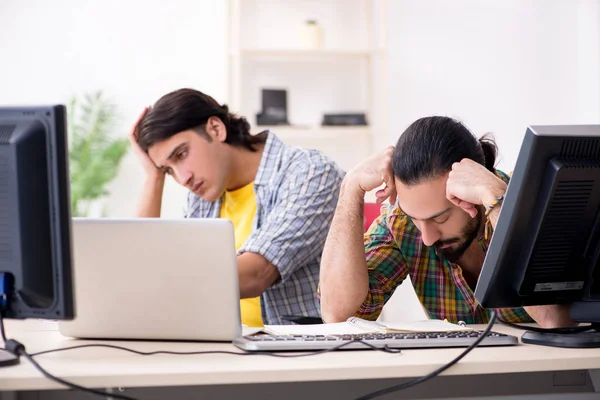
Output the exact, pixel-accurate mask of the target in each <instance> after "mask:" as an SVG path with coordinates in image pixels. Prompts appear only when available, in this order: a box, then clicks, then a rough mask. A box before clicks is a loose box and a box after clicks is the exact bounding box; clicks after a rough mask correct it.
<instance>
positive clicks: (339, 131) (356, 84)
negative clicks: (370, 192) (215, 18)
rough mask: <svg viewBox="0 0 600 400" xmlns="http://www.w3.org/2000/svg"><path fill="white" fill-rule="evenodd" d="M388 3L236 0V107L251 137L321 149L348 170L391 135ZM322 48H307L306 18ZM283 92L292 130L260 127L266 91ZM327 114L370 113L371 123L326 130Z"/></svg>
mask: <svg viewBox="0 0 600 400" xmlns="http://www.w3.org/2000/svg"><path fill="white" fill-rule="evenodd" d="M384 3H385V2H384V1H382V0H321V1H318V0H302V1H299V0H292V1H290V0H230V5H229V10H230V38H229V39H230V40H229V42H230V49H229V56H230V70H229V84H230V87H229V99H230V101H229V105H230V109H231V110H233V111H236V112H238V113H239V114H241V115H244V116H246V117H247V118H248V120H249V122H250V123H251V125H252V128H253V132H256V133H258V132H260V131H263V130H265V129H270V130H271V131H273V132H274V133H275V134H276V135H278V136H279V137H280V138H281V139H282V140H283V141H284V142H286V143H288V144H290V145H294V146H300V147H306V148H317V149H319V150H321V151H323V152H324V153H325V154H326V155H328V156H330V157H331V158H332V159H334V160H335V161H337V162H338V164H339V165H340V166H341V167H342V168H343V169H345V170H348V169H349V168H351V167H352V166H354V165H355V164H356V163H358V162H360V161H361V160H362V159H364V158H366V157H368V156H369V155H371V154H372V153H373V152H374V151H375V150H377V149H378V148H380V147H381V146H379V145H378V143H377V135H376V133H377V132H380V135H381V136H384V135H385V133H384V132H385V130H384V127H385V126H384V121H385V116H386V111H385V107H384V104H385V94H384V88H385V85H384V82H385V37H384V36H385V35H384V32H385V29H384V26H383V21H384V20H385V18H384V15H385V10H383V6H384ZM309 19H312V20H317V21H318V23H319V25H320V26H321V27H322V28H323V32H324V44H323V46H322V47H318V48H307V47H303V46H302V43H301V41H300V40H299V37H300V36H299V33H300V31H301V29H302V26H303V23H304V21H306V20H309ZM263 88H273V89H285V90H287V99H288V117H289V120H290V123H291V124H292V125H291V126H258V125H256V118H255V116H256V114H257V113H258V112H260V109H261V106H260V96H261V89H263ZM324 113H333V114H335V113H365V114H366V118H367V123H368V126H321V121H322V117H323V114H324Z"/></svg>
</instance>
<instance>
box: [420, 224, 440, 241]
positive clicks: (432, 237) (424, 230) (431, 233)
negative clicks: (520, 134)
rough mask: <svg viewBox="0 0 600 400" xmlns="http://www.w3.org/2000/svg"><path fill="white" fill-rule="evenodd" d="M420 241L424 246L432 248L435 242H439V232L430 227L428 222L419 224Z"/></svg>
mask: <svg viewBox="0 0 600 400" xmlns="http://www.w3.org/2000/svg"><path fill="white" fill-rule="evenodd" d="M420 229H421V240H423V244H424V245H425V246H433V244H434V243H435V242H437V241H438V240H440V237H441V235H440V231H439V230H438V229H437V228H436V227H434V226H432V224H431V223H429V222H423V223H422V224H421V227H420Z"/></svg>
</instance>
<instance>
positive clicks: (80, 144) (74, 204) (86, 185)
mask: <svg viewBox="0 0 600 400" xmlns="http://www.w3.org/2000/svg"><path fill="white" fill-rule="evenodd" d="M67 115H68V132H69V169H70V171H71V213H72V215H73V216H74V217H86V216H89V213H90V206H91V205H92V203H93V202H95V201H98V200H100V199H101V198H103V197H104V196H106V195H108V194H109V192H108V190H107V189H106V186H107V185H108V183H109V182H110V181H112V180H113V179H114V178H115V177H116V175H117V173H118V172H119V165H120V163H121V160H122V159H123V156H124V155H125V153H126V152H127V147H128V140H127V139H115V138H113V137H112V135H111V131H112V130H113V129H114V125H115V122H116V106H115V104H114V103H112V102H111V101H110V100H108V99H107V98H106V97H105V96H104V94H103V93H102V91H98V92H94V93H86V94H84V95H83V98H82V99H78V98H77V97H73V98H72V100H71V101H70V103H69V107H68V114H67Z"/></svg>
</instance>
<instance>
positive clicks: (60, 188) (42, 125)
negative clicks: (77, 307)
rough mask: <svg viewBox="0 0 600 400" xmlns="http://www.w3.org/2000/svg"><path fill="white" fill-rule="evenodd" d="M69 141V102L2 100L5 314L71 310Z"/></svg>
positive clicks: (0, 261)
mask: <svg viewBox="0 0 600 400" xmlns="http://www.w3.org/2000/svg"><path fill="white" fill-rule="evenodd" d="M67 147H68V146H67V128H66V110H65V107H64V106H60V105H57V106H40V107H37V106H29V107H0V290H1V291H2V292H3V294H6V296H5V297H4V299H3V301H2V302H1V303H0V306H2V315H3V316H4V317H7V318H17V319H24V318H43V319H71V318H73V317H74V305H73V301H74V300H73V288H72V265H71V228H70V227H71V213H70V200H69V168H68V150H67Z"/></svg>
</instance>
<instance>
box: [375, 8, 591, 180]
mask: <svg viewBox="0 0 600 400" xmlns="http://www.w3.org/2000/svg"><path fill="white" fill-rule="evenodd" d="M387 7H388V23H387V25H388V50H389V66H388V69H389V87H388V94H389V96H388V99H389V107H390V111H389V118H388V121H389V126H388V134H389V141H390V143H391V144H394V143H395V142H396V141H397V139H398V137H399V136H400V134H401V133H402V132H403V131H404V129H406V127H407V126H408V125H409V124H410V123H411V122H413V121H414V120H415V119H417V118H420V117H424V116H428V115H433V114H441V115H448V116H452V117H457V118H459V119H461V120H462V121H463V122H465V123H466V124H467V126H469V127H470V128H471V129H472V130H473V131H474V132H475V133H476V134H478V135H480V134H483V133H485V132H493V133H494V134H495V135H496V138H497V141H498V145H499V147H500V153H501V161H500V164H499V166H500V167H501V168H504V169H511V168H513V167H514V163H515V161H516V157H517V154H518V150H519V146H520V142H521V139H522V137H523V135H524V133H525V129H526V127H527V125H535V124H571V123H599V122H600V100H599V97H600V80H599V79H600V78H599V77H600V69H599V57H600V55H599V54H600V44H599V43H600V42H599V41H600V34H599V23H600V10H599V9H600V5H599V2H598V1H597V0H568V1H564V0H488V1H479V0H453V1H445V0H419V1H414V0H389V1H388V4H387Z"/></svg>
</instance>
